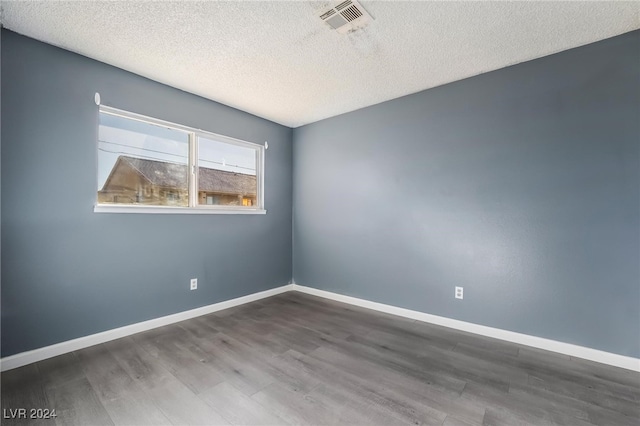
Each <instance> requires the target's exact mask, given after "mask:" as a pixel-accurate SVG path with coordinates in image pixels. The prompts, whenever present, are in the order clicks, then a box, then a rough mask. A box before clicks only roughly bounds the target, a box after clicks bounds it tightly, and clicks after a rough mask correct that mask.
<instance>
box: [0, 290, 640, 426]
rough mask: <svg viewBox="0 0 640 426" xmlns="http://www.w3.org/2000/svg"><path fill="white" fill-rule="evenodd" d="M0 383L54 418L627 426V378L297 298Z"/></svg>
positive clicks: (637, 378)
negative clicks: (47, 409) (56, 416)
mask: <svg viewBox="0 0 640 426" xmlns="http://www.w3.org/2000/svg"><path fill="white" fill-rule="evenodd" d="M1 378H2V396H1V398H2V406H3V408H5V407H10V408H16V407H17V406H22V405H34V406H35V405H37V406H38V407H34V408H51V409H56V411H57V414H58V418H56V419H55V424H58V425H66V424H88V425H93V424H126V425H130V424H175V425H189V424H206V425H211V424H234V425H241V424H255V425H265V424H284V425H290V424H291V425H295V424H302V425H333V424H336V425H338V424H340V425H343V424H345V425H346V424H358V425H364V424H366V425H369V424H370V425H385V426H387V425H396V424H416V425H418V424H419V425H445V426H469V425H476V426H477V425H482V424H486V425H508V426H514V425H520V424H522V425H571V426H574V425H575V426H587V425H590V426H593V425H603V426H626V425H638V424H640V373H637V372H631V371H628V370H622V369H619V368H614V367H611V366H606V365H602V364H598V363H594V362H591V361H585V360H579V359H575V358H572V357H568V356H565V355H560V354H555V353H551V352H547V351H542V350H538V349H534V348H529V347H525V346H522V345H517V344H513V343H510V342H504V341H500V340H496V339H491V338H487V337H483V336H478V335H474V334H471V333H466V332H462V331H457V330H451V329H448V328H446V327H441V326H436V325H432V324H426V323H422V322H419V321H414V320H411V319H407V318H399V317H396V316H393V315H390V314H385V313H379V312H374V311H371V310H368V309H366V308H361V307H356V306H350V305H346V304H342V303H340V302H336V301H331V300H326V299H322V298H319V297H315V296H310V295H305V294H301V293H284V294H280V295H277V296H273V297H270V298H267V299H263V300H260V301H257V302H253V303H250V304H246V305H243V306H238V307H234V308H230V309H226V310H224V311H219V312H215V313H212V314H208V315H204V316H201V317H197V318H193V319H190V320H187V321H183V322H181V323H177V324H171V325H168V326H165V327H160V328H157V329H153V330H149V331H146V332H143V333H138V334H136V335H133V336H129V337H126V338H122V339H118V340H115V341H111V342H107V343H104V344H102V345H97V346H94V347H91V348H86V349H83V350H80V351H76V352H73V353H69V354H65V355H61V356H59V357H55V358H52V359H48V360H44V361H40V362H38V363H36V364H32V365H29V366H25V367H22V368H20V369H16V370H10V371H7V372H3V373H2V377H1ZM11 406H13V407H11ZM17 408H20V407H17ZM25 408H26V407H25ZM32 423H33V424H36V423H34V422H30V421H29V422H19V421H17V420H15V419H3V424H10V425H13V424H32ZM37 424H43V425H47V424H53V423H52V422H51V421H49V422H48V423H47V422H45V421H39V422H38V423H37Z"/></svg>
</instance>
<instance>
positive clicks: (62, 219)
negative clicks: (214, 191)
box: [1, 30, 292, 356]
mask: <svg viewBox="0 0 640 426" xmlns="http://www.w3.org/2000/svg"><path fill="white" fill-rule="evenodd" d="M1 90H2V140H3V142H4V143H3V146H2V165H1V170H2V180H1V182H2V356H8V355H12V354H15V353H18V352H22V351H26V350H29V349H34V348H38V347H42V346H46V345H50V344H54V343H57V342H61V341H64V340H69V339H73V338H77V337H80V336H85V335H88V334H92V333H96V332H100V331H104V330H108V329H112V328H115V327H120V326H124V325H127V324H131V323H135V322H139V321H144V320H148V319H151V318H156V317H159V316H163V315H168V314H172V313H176V312H180V311H184V310H187V309H191V308H196V307H199V306H203V305H208V304H211V303H215V302H218V301H222V300H226V299H231V298H234V297H238V296H242V295H246V294H250V293H255V292H257V291H261V290H266V289H269V288H273V287H277V286H281V285H284V284H287V283H288V282H289V281H290V279H291V256H292V253H291V204H292V201H291V197H292V164H291V160H292V147H291V145H292V139H291V138H292V131H291V129H289V128H286V127H284V126H280V125H278V124H274V123H272V122H269V121H267V120H263V119H260V118H257V117H255V116H252V115H249V114H247V113H244V112H241V111H238V110H235V109H232V108H229V107H226V106H223V105H220V104H217V103H214V102H211V101H209V100H205V99H203V98H200V97H197V96H194V95H191V94H188V93H185V92H182V91H180V90H177V89H174V88H170V87H167V86H164V85H162V84H159V83H155V82H152V81H150V80H147V79H144V78H141V77H139V76H136V75H133V74H131V73H128V72H125V71H122V70H120V69H117V68H114V67H111V66H108V65H105V64H102V63H99V62H96V61H93V60H91V59H88V58H85V57H82V56H79V55H77V54H74V53H70V52H67V51H64V50H61V49H58V48H55V47H52V46H49V45H46V44H43V43H40V42H37V41H35V40H32V39H29V38H25V37H22V36H20V35H17V34H15V33H13V32H9V31H6V30H2V89H1ZM95 92H100V94H101V95H102V102H103V104H105V105H109V106H113V107H116V108H121V109H124V110H129V111H133V112H137V113H140V114H144V115H148V116H152V117H156V118H160V119H164V120H168V121H172V122H176V123H181V124H184V125H188V126H193V127H196V128H201V129H205V130H209V131H212V132H216V133H220V134H224V135H228V136H232V137H235V138H239V139H244V140H248V141H252V142H256V143H263V142H264V141H265V140H266V141H269V149H268V150H267V151H266V178H265V181H266V182H265V196H266V198H265V204H266V208H267V210H268V212H267V214H266V215H148V214H97V213H93V205H94V203H95V199H96V135H97V122H96V120H97V113H96V111H97V106H96V105H95V103H94V102H93V97H94V93H95ZM192 277H197V278H198V279H199V281H198V290H197V291H189V290H188V287H189V279H190V278H192Z"/></svg>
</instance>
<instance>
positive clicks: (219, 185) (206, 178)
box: [198, 137, 258, 207]
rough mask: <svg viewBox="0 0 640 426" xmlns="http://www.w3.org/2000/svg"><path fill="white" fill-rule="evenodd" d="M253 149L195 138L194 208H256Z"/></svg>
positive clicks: (256, 184) (254, 154) (256, 185)
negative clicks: (196, 193)
mask: <svg viewBox="0 0 640 426" xmlns="http://www.w3.org/2000/svg"><path fill="white" fill-rule="evenodd" d="M257 158H258V152H257V150H256V149H255V148H249V147H244V146H238V145H232V144H229V143H225V142H220V141H216V140H213V139H208V138H204V137H199V138H198V204H208V205H222V206H239V207H243V206H244V207H251V206H257V194H258V182H257V179H256V170H257V167H256V165H257Z"/></svg>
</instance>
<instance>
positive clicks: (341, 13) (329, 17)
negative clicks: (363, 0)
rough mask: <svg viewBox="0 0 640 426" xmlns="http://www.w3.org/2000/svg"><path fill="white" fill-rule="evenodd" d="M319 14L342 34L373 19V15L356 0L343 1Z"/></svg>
mask: <svg viewBox="0 0 640 426" xmlns="http://www.w3.org/2000/svg"><path fill="white" fill-rule="evenodd" d="M319 16H320V19H322V20H323V21H324V22H326V23H327V25H329V26H330V27H331V28H333V29H334V30H336V31H338V32H339V33H340V34H346V33H348V32H351V31H355V30H357V29H359V28H362V27H364V26H365V25H367V24H368V23H369V22H371V21H373V18H372V17H371V15H369V14H368V13H367V11H366V10H364V7H362V5H361V4H360V3H358V2H357V1H356V0H345V1H341V2H339V3H338V4H337V5H336V6H334V7H332V8H331V9H329V10H327V9H322V11H321V12H320V13H319Z"/></svg>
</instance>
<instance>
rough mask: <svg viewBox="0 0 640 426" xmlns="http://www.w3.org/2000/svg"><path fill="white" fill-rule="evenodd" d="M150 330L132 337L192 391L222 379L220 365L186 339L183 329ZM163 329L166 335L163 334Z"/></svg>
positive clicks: (209, 386) (175, 327)
mask: <svg viewBox="0 0 640 426" xmlns="http://www.w3.org/2000/svg"><path fill="white" fill-rule="evenodd" d="M152 331H153V333H149V332H146V333H140V334H136V335H134V336H132V338H133V340H134V341H135V342H136V343H137V344H138V345H139V346H140V347H141V348H142V349H144V350H145V351H147V352H148V353H149V354H151V356H153V357H155V358H156V359H158V362H159V363H160V364H161V365H162V366H164V367H165V368H166V369H167V370H169V371H170V372H171V374H173V375H174V376H175V377H176V378H178V380H180V381H181V382H182V383H184V384H185V385H186V386H187V387H189V389H191V390H192V391H193V392H194V393H199V392H201V391H203V390H206V389H209V388H211V387H213V386H215V385H217V384H218V383H222V382H223V381H224V375H223V374H222V373H221V372H220V371H219V368H218V367H217V366H215V364H212V363H210V362H208V361H209V359H208V354H200V353H197V350H198V347H197V345H195V343H194V342H193V341H190V340H189V339H188V337H187V336H186V335H185V332H184V330H183V329H182V328H180V327H178V326H175V325H171V326H166V327H161V328H159V329H155V330H152ZM163 331H165V332H166V334H162V333H163ZM158 335H160V336H161V337H157V336H158ZM194 350H195V351H196V352H194Z"/></svg>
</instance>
